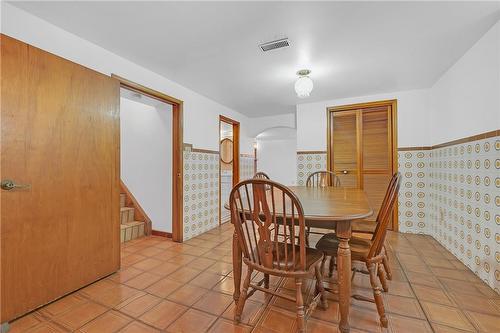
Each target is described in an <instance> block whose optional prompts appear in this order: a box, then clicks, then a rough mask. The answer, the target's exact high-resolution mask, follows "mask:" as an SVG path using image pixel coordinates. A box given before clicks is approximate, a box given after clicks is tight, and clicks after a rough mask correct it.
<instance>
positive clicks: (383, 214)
mask: <svg viewBox="0 0 500 333" xmlns="http://www.w3.org/2000/svg"><path fill="white" fill-rule="evenodd" d="M400 185H401V174H400V173H399V172H398V173H396V174H395V175H394V176H393V179H392V180H391V182H390V184H389V188H388V190H387V192H388V193H387V194H386V198H385V199H384V202H383V203H382V206H381V207H380V211H379V213H378V215H377V226H376V227H375V232H374V234H373V237H372V238H371V239H364V238H351V240H350V241H349V244H350V248H351V258H352V260H353V261H358V262H363V263H364V264H365V265H366V268H367V271H364V270H358V269H356V268H354V269H353V275H352V278H353V279H354V275H355V274H356V272H360V273H364V274H369V276H370V285H371V287H372V289H373V299H370V298H368V297H366V296H362V295H353V296H352V297H353V298H355V299H357V300H361V301H368V302H373V303H375V304H376V306H377V312H378V314H379V317H380V323H381V324H382V326H383V327H387V324H388V323H387V317H386V315H385V308H384V303H383V299H382V292H381V288H380V284H379V282H380V283H381V284H382V285H384V284H387V281H386V277H385V270H384V268H383V266H384V262H387V253H386V251H385V245H384V244H385V237H386V235H387V226H388V224H389V222H390V220H391V216H392V212H393V210H394V206H395V204H396V201H397V199H398V193H399V187H400ZM339 244H340V242H339V240H338V238H337V237H336V236H335V234H327V235H325V236H323V237H322V238H321V239H320V240H319V242H318V243H317V244H316V248H317V249H318V250H321V251H323V252H324V253H325V255H328V256H331V257H332V258H335V257H336V256H337V251H338V247H339ZM323 264H324V261H323ZM353 266H354V265H353ZM322 270H323V268H322ZM377 277H378V279H377Z"/></svg>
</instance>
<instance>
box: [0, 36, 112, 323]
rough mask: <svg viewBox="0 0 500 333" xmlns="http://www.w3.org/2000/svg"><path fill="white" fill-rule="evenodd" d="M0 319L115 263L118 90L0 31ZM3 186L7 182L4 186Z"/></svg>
mask: <svg viewBox="0 0 500 333" xmlns="http://www.w3.org/2000/svg"><path fill="white" fill-rule="evenodd" d="M1 58H2V70H1V75H2V77H1V80H2V86H1V96H2V100H1V120H2V125H1V170H2V175H1V177H2V180H3V181H5V180H7V179H9V180H12V181H13V182H14V183H16V184H17V185H28V186H29V188H13V189H11V190H6V189H2V190H1V207H2V210H1V235H0V237H1V303H2V307H1V321H2V322H6V321H10V320H12V319H13V318H15V317H18V316H20V315H22V314H24V313H26V312H28V311H29V310H32V309H34V308H37V307H39V306H41V305H43V304H45V303H47V302H50V301H52V300H54V299H56V298H59V297H61V296H63V295H64V294H67V293H69V292H72V291H74V290H76V289H78V288H80V287H82V286H85V285H87V284H89V283H91V282H93V281H95V280H97V279H99V278H101V277H104V276H106V275H109V274H111V273H113V272H114V271H116V270H117V269H118V268H119V265H120V233H119V231H120V227H119V207H120V204H119V118H118V117H119V84H118V82H117V81H116V80H114V79H111V78H110V77H107V76H105V75H102V74H99V73H97V72H94V71H92V70H90V69H87V68H85V67H82V66H80V65H77V64H75V63H72V62H70V61H67V60H65V59H62V58H60V57H57V56H55V55H52V54H50V53H47V52H44V51H42V50H40V49H37V48H35V47H32V46H30V45H27V44H25V43H22V42H20V41H17V40H15V39H13V38H10V37H7V36H5V35H1ZM4 187H6V188H8V186H4Z"/></svg>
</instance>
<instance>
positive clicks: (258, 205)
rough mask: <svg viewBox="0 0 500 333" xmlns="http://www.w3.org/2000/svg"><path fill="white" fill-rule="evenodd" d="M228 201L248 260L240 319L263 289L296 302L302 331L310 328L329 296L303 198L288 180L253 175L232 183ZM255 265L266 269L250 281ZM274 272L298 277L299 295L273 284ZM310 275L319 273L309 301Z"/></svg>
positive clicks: (241, 246)
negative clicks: (309, 241) (309, 242)
mask: <svg viewBox="0 0 500 333" xmlns="http://www.w3.org/2000/svg"><path fill="white" fill-rule="evenodd" d="M266 188H269V189H266ZM229 204H230V210H231V217H232V221H233V224H234V228H235V232H236V235H237V237H238V240H239V246H240V248H241V251H242V253H243V262H244V263H245V264H246V265H247V268H248V269H247V273H246V277H245V280H244V283H243V288H242V291H241V295H240V297H239V299H238V303H237V306H236V312H235V321H236V322H239V321H240V319H241V313H242V311H243V308H244V306H245V302H246V300H247V299H248V298H249V297H250V296H251V295H252V294H253V293H254V292H255V291H256V290H260V291H263V292H266V293H269V294H272V295H274V296H278V297H281V298H284V299H286V300H289V301H292V302H295V303H296V307H297V327H298V331H299V332H305V331H306V324H305V321H306V320H307V318H308V317H309V315H310V314H311V313H312V311H313V310H314V309H315V307H316V306H317V305H318V304H321V305H322V307H323V308H326V307H327V301H326V294H325V290H324V288H323V284H322V275H321V263H322V261H323V252H322V251H320V250H316V249H314V248H308V247H306V241H305V222H304V210H303V208H302V205H301V203H300V201H299V199H298V198H297V196H296V195H295V194H294V193H293V192H292V191H290V190H289V189H288V188H287V187H285V186H284V185H281V184H279V183H276V182H273V181H271V180H266V179H255V178H254V179H248V180H244V181H242V182H240V183H238V184H237V185H236V186H235V187H234V188H233V190H232V191H231V194H230V196H229ZM280 226H283V227H284V228H283V234H281V233H280V232H278V231H279V229H280V228H279V227H280ZM254 270H255V271H259V272H262V273H263V274H264V278H263V279H262V280H261V281H259V282H257V283H254V282H252V281H251V277H252V272H253V271H254ZM270 275H273V276H278V277H285V278H292V279H295V287H296V296H295V298H294V297H291V296H289V295H286V294H281V293H278V292H277V291H274V290H273V289H270V288H269V276H270ZM307 278H315V280H316V292H315V295H314V297H313V298H312V300H311V301H310V302H309V304H307V305H305V304H304V298H303V296H302V284H303V283H304V282H305V279H307ZM249 289H251V290H250V291H249Z"/></svg>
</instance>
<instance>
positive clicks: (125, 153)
mask: <svg viewBox="0 0 500 333" xmlns="http://www.w3.org/2000/svg"><path fill="white" fill-rule="evenodd" d="M120 145H121V146H120V157H121V158H120V162H121V163H120V167H121V178H122V180H123V182H124V183H125V185H126V186H127V187H128V188H129V190H130V191H131V192H132V193H133V194H134V197H135V198H136V199H137V201H138V202H139V204H140V205H141V207H142V208H143V209H144V211H145V212H146V214H147V215H148V217H149V218H150V219H151V221H152V224H153V229H154V230H159V231H166V232H172V107H171V106H170V105H168V104H162V105H161V106H158V107H153V106H150V105H146V104H143V103H138V102H135V101H132V100H129V99H126V98H120Z"/></svg>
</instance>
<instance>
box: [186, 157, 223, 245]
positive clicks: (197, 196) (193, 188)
mask: <svg viewBox="0 0 500 333" xmlns="http://www.w3.org/2000/svg"><path fill="white" fill-rule="evenodd" d="M218 204H219V154H218V152H215V153H213V152H192V151H184V223H183V224H184V231H183V232H184V240H188V239H190V238H192V237H194V236H196V235H199V234H201V233H203V232H205V231H208V230H210V229H212V228H215V227H217V226H218V225H219V206H218Z"/></svg>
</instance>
